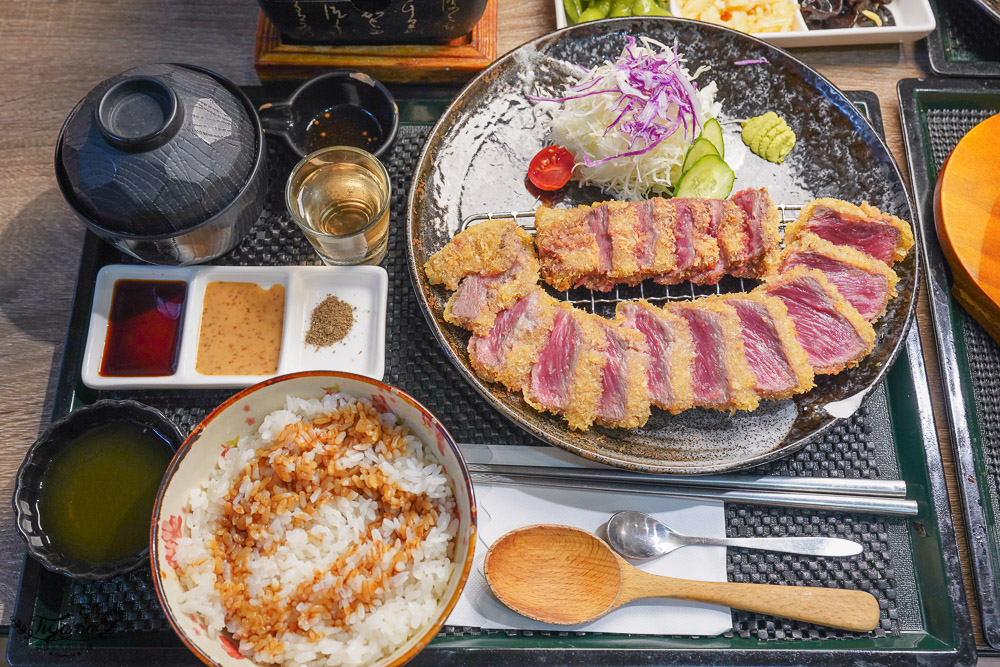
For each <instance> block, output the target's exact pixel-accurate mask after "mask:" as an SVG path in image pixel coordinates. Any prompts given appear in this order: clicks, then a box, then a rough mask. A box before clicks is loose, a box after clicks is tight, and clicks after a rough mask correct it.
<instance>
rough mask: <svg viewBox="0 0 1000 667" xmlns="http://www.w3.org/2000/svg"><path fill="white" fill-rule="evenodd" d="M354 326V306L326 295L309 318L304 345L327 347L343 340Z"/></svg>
mask: <svg viewBox="0 0 1000 667" xmlns="http://www.w3.org/2000/svg"><path fill="white" fill-rule="evenodd" d="M353 326H354V306H352V305H351V304H349V303H347V302H345V301H341V300H340V299H338V298H337V297H335V296H333V295H332V294H328V295H327V297H326V298H325V299H323V300H322V301H321V302H320V303H319V305H318V306H316V307H315V308H314V309H313V312H312V315H311V316H310V318H309V331H308V333H306V344H308V345H315V346H316V347H327V346H329V345H333V344H334V343H337V342H340V341H341V340H343V338H344V336H346V335H347V334H348V333H349V332H350V331H351V327H353Z"/></svg>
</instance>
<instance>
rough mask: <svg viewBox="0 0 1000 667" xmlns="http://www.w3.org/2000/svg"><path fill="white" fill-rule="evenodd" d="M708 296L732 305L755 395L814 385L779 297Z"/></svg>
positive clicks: (780, 394)
mask: <svg viewBox="0 0 1000 667" xmlns="http://www.w3.org/2000/svg"><path fill="white" fill-rule="evenodd" d="M711 298H717V299H719V300H720V301H722V302H723V303H725V304H727V305H730V306H732V307H733V308H734V309H736V314H737V315H738V316H739V318H740V333H741V335H742V337H743V349H744V351H745V352H746V357H747V363H749V364H750V370H752V371H753V374H754V377H755V378H756V382H755V384H754V390H755V391H756V392H757V395H758V396H760V397H761V398H770V399H779V398H788V397H789V396H794V395H795V394H804V393H805V392H807V391H809V390H810V389H812V388H813V387H814V386H816V383H815V382H814V381H813V368H812V366H811V365H810V364H809V355H808V354H807V353H806V351H805V349H804V348H803V347H802V345H801V343H799V341H798V339H797V338H796V337H795V323H794V322H793V321H792V319H791V318H790V317H789V316H788V309H787V308H786V307H785V304H784V303H783V302H782V301H781V299H778V298H776V297H771V296H766V295H764V294H760V293H755V292H751V293H749V294H727V295H724V296H719V297H711Z"/></svg>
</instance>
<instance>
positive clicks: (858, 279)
mask: <svg viewBox="0 0 1000 667" xmlns="http://www.w3.org/2000/svg"><path fill="white" fill-rule="evenodd" d="M793 266H805V267H807V268H810V269H819V270H820V271H822V272H823V273H825V274H826V279H827V280H829V281H830V282H831V283H833V285H834V286H836V288H837V291H838V292H840V295H841V296H843V297H844V298H845V299H847V300H848V301H850V302H851V305H852V306H854V307H855V308H857V309H858V312H859V313H861V317H863V318H865V319H866V320H869V321H871V320H872V319H874V318H875V316H876V315H878V314H879V313H881V312H882V309H884V308H885V305H886V303H887V302H888V301H889V282H888V281H887V280H886V279H885V276H883V275H878V274H873V273H868V272H867V271H865V270H864V269H860V268H858V267H856V266H852V265H850V264H845V263H843V262H840V261H837V260H836V259H833V258H832V257H827V256H826V255H821V254H820V253H816V252H796V253H792V254H791V255H789V256H788V258H787V259H786V260H785V264H784V267H785V268H790V267H793Z"/></svg>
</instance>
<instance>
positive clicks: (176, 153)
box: [55, 64, 267, 265]
mask: <svg viewBox="0 0 1000 667" xmlns="http://www.w3.org/2000/svg"><path fill="white" fill-rule="evenodd" d="M266 160H267V148H266V145H265V142H264V133H263V129H262V128H261V124H260V119H259V118H258V117H257V112H256V110H255V109H254V107H253V105H252V104H251V103H250V100H249V99H248V98H247V97H246V95H245V94H244V93H243V92H242V91H241V90H240V89H239V88H238V87H237V86H236V85H234V84H233V83H232V82H230V81H228V80H227V79H225V78H224V77H222V76H220V75H218V74H215V73H214V72H210V71H209V70H206V69H202V68H200V67H194V66H192V65H176V64H151V65H142V66H140V67H136V68H133V69H130V70H127V71H125V72H122V73H121V74H118V75H116V76H114V77H112V78H110V79H107V80H106V81H103V82H102V83H100V84H98V85H97V86H96V87H95V88H94V89H93V90H91V91H90V92H89V93H88V94H87V96H86V97H84V98H83V99H82V100H81V101H80V102H79V103H78V104H77V105H76V107H75V108H74V109H73V111H72V112H71V113H70V115H69V117H68V118H67V119H66V122H65V124H64V125H63V127H62V130H61V131H60V133H59V140H58V143H57V146H56V152H55V170H56V180H57V182H58V183H59V189H60V190H61V191H62V194H63V197H65V199H66V201H67V202H68V203H69V205H70V206H71V207H72V208H73V211H74V212H75V213H76V214H77V216H78V217H79V218H80V219H81V220H83V222H84V223H85V224H86V225H87V227H88V228H89V229H90V230H91V231H92V232H94V233H95V234H97V235H98V236H100V237H101V238H102V239H104V240H105V241H107V242H108V243H110V244H111V245H113V246H115V247H116V248H118V249H119V250H121V251H122V252H124V253H127V254H129V255H132V256H133V257H135V258H137V259H140V260H143V261H146V262H150V263H153V264H171V265H187V264H196V263H200V262H206V261H209V260H211V259H214V258H216V257H218V256H220V255H222V254H224V253H226V252H228V251H229V250H231V249H232V248H233V247H234V246H236V244H237V243H239V242H240V241H241V240H242V239H243V238H244V237H245V236H246V235H247V233H248V232H249V231H250V228H251V227H252V225H253V223H254V222H255V221H256V220H257V218H258V216H259V215H260V212H261V211H262V210H263V208H264V201H265V198H266V194H267V165H266Z"/></svg>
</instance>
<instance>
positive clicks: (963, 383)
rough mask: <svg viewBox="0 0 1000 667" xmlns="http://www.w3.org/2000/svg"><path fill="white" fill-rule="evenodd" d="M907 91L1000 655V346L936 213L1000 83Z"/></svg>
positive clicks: (978, 562) (968, 494)
mask: <svg viewBox="0 0 1000 667" xmlns="http://www.w3.org/2000/svg"><path fill="white" fill-rule="evenodd" d="M898 91H899V109H900V116H901V118H902V123H903V136H904V138H905V141H906V154H907V159H908V161H909V167H910V178H911V180H912V181H913V195H914V199H915V201H916V206H917V214H918V217H919V221H920V224H921V226H922V227H923V231H924V241H925V242H924V260H925V262H926V266H927V272H926V275H927V288H928V300H929V301H930V306H931V316H932V318H933V321H934V338H935V343H936V346H937V353H938V362H939V364H940V367H941V374H942V377H943V380H944V388H945V394H944V397H945V401H946V404H947V412H948V420H949V430H950V433H951V442H952V448H953V450H954V453H955V461H956V463H957V465H958V470H957V471H956V475H957V477H958V484H959V491H960V493H961V496H962V507H963V511H964V514H965V523H966V529H967V531H968V537H969V552H970V555H971V558H972V571H973V575H974V579H975V582H976V592H977V593H978V597H979V609H980V615H981V617H982V625H983V636H984V637H985V639H986V642H987V643H988V644H989V645H990V646H992V647H993V648H1000V564H998V559H1000V533H998V530H997V527H996V526H995V517H996V516H997V515H998V513H1000V492H998V485H1000V477H998V474H997V473H998V468H997V466H996V462H997V460H998V457H1000V424H998V422H997V416H998V415H997V406H996V400H997V397H998V396H1000V386H998V381H1000V346H998V345H997V344H996V343H994V342H993V340H992V339H991V338H989V336H988V335H987V334H986V332H985V331H984V330H983V329H982V327H980V326H979V324H978V323H977V322H976V321H975V320H973V319H972V317H971V316H970V315H969V314H968V313H966V312H965V311H964V310H963V309H962V308H961V306H959V305H958V303H957V302H956V301H955V300H954V299H953V298H952V296H951V286H952V277H951V271H950V269H949V267H948V264H947V262H946V261H945V259H944V256H943V254H942V252H941V247H940V245H939V244H938V243H937V233H936V232H935V229H934V209H933V197H934V185H935V183H936V181H937V174H938V169H940V167H941V165H942V164H943V163H944V160H945V159H946V158H947V157H948V155H949V153H950V152H951V150H952V149H953V148H954V147H955V144H957V143H958V141H959V140H960V139H961V138H962V137H963V136H965V134H966V132H968V131H969V130H970V129H972V127H973V126H974V125H976V124H977V123H978V122H979V121H981V120H984V119H985V118H986V117H988V116H991V115H993V114H996V113H1000V81H985V80H978V79H964V80H963V79H904V80H902V81H900V82H899V86H898ZM998 148H1000V147H998Z"/></svg>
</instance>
